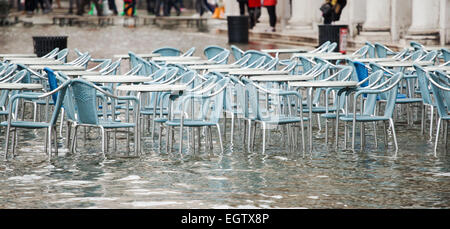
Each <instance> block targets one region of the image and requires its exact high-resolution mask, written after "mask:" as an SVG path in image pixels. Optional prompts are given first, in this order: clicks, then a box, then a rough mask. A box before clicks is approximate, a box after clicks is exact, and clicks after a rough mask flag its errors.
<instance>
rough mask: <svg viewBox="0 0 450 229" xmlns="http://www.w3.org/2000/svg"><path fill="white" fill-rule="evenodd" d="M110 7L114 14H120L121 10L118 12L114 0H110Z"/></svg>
mask: <svg viewBox="0 0 450 229" xmlns="http://www.w3.org/2000/svg"><path fill="white" fill-rule="evenodd" d="M108 7H109V9H110V10H111V11H112V12H113V14H114V15H117V14H119V12H117V6H116V2H115V1H114V0H108Z"/></svg>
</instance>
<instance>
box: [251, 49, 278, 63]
mask: <svg viewBox="0 0 450 229" xmlns="http://www.w3.org/2000/svg"><path fill="white" fill-rule="evenodd" d="M247 54H250V55H251V57H250V59H249V60H248V62H247V65H251V64H252V63H253V62H255V61H256V60H258V59H259V58H261V57H266V59H265V60H264V63H265V64H267V62H269V61H271V60H272V59H273V58H274V57H272V56H271V55H269V54H267V53H264V52H261V51H257V50H247V51H245V52H244V56H245V55H247Z"/></svg>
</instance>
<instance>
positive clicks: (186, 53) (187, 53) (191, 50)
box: [181, 47, 196, 56]
mask: <svg viewBox="0 0 450 229" xmlns="http://www.w3.org/2000/svg"><path fill="white" fill-rule="evenodd" d="M195 50H196V48H195V47H192V48H190V49H189V50H187V51H186V52H185V53H183V55H181V56H192V55H194V53H195Z"/></svg>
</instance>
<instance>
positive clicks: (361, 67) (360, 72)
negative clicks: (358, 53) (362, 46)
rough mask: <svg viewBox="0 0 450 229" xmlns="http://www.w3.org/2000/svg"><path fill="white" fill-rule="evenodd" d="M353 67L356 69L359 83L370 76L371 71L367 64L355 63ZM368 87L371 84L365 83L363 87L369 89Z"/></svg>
mask: <svg viewBox="0 0 450 229" xmlns="http://www.w3.org/2000/svg"><path fill="white" fill-rule="evenodd" d="M353 65H354V67H355V72H356V75H357V76H358V81H363V80H365V79H366V78H367V77H368V76H369V70H368V69H367V67H366V65H365V64H363V63H361V62H358V61H353ZM368 85H369V83H368V82H365V83H363V84H362V85H361V87H367V86H368Z"/></svg>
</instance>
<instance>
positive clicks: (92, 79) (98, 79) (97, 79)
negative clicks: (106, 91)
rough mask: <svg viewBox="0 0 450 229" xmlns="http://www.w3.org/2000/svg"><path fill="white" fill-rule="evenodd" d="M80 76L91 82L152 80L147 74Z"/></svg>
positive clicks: (139, 81)
mask: <svg viewBox="0 0 450 229" xmlns="http://www.w3.org/2000/svg"><path fill="white" fill-rule="evenodd" d="M82 78H83V79H85V80H87V81H90V82H93V83H143V82H148V81H152V80H153V79H152V78H151V77H147V76H128V75H106V76H105V75H90V76H83V77H82Z"/></svg>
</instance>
